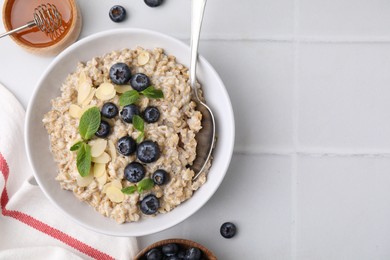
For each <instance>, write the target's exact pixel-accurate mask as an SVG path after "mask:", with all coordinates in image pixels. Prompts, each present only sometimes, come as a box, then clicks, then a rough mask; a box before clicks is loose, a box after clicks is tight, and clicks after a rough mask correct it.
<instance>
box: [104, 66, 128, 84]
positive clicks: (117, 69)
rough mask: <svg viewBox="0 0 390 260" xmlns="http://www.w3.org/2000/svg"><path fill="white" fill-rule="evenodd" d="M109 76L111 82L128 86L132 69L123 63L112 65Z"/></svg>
mask: <svg viewBox="0 0 390 260" xmlns="http://www.w3.org/2000/svg"><path fill="white" fill-rule="evenodd" d="M109 74H110V79H111V81H112V82H113V83H114V84H117V85H124V84H128V83H129V80H130V78H131V71H130V68H129V66H127V64H126V63H123V62H118V63H115V64H114V65H112V66H111V68H110V72H109Z"/></svg>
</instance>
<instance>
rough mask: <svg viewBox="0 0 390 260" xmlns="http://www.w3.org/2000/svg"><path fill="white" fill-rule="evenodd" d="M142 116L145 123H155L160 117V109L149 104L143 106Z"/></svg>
mask: <svg viewBox="0 0 390 260" xmlns="http://www.w3.org/2000/svg"><path fill="white" fill-rule="evenodd" d="M143 117H144V120H145V121H146V122H147V123H155V122H157V121H158V119H159V118H160V111H159V110H158V108H157V107H153V106H149V107H147V108H145V110H144V113H143Z"/></svg>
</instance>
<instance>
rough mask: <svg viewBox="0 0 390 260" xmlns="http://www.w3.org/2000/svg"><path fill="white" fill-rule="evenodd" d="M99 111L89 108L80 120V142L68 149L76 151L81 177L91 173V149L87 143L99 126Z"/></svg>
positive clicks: (95, 108)
mask: <svg viewBox="0 0 390 260" xmlns="http://www.w3.org/2000/svg"><path fill="white" fill-rule="evenodd" d="M100 120H101V117H100V110H99V108H97V107H91V108H90V109H88V110H87V111H85V112H84V114H83V115H82V116H81V118H80V123H79V132H80V135H81V137H82V138H83V140H82V141H79V142H77V143H75V144H74V145H72V147H70V150H71V151H77V160H76V165H77V170H78V172H79V174H80V175H81V176H82V177H86V176H88V175H89V172H90V171H91V164H92V155H91V147H90V146H89V145H88V143H87V141H88V140H89V139H91V138H92V137H93V136H94V134H95V133H96V131H97V130H98V129H99V126H100Z"/></svg>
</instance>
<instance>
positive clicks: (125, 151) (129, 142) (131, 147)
mask: <svg viewBox="0 0 390 260" xmlns="http://www.w3.org/2000/svg"><path fill="white" fill-rule="evenodd" d="M116 148H117V150H118V152H119V153H120V154H122V155H125V156H128V155H130V154H132V153H134V152H135V150H136V149H137V143H136V142H135V140H134V139H133V138H132V137H131V136H124V137H121V138H120V139H119V140H118V142H117V144H116Z"/></svg>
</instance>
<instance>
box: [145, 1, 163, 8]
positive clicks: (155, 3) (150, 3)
mask: <svg viewBox="0 0 390 260" xmlns="http://www.w3.org/2000/svg"><path fill="white" fill-rule="evenodd" d="M144 2H145V4H146V5H147V6H150V7H157V6H160V5H161V4H162V3H163V0H144Z"/></svg>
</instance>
